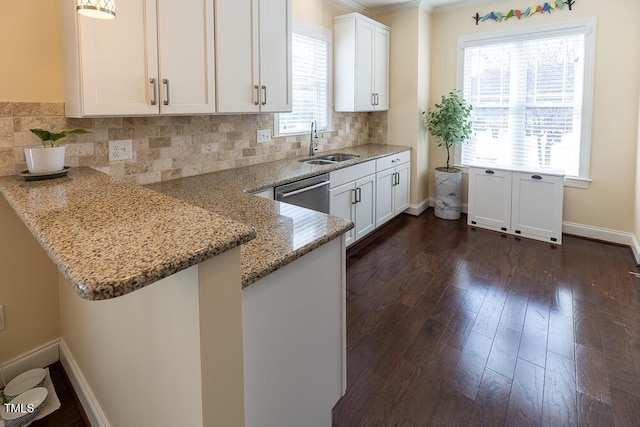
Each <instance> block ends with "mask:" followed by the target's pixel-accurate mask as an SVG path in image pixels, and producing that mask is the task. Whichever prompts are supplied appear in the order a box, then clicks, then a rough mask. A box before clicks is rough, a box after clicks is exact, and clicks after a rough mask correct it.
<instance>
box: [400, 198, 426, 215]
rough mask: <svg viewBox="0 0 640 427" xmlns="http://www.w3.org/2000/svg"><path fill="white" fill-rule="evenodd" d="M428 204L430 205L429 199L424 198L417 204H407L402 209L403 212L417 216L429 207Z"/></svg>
mask: <svg viewBox="0 0 640 427" xmlns="http://www.w3.org/2000/svg"><path fill="white" fill-rule="evenodd" d="M429 206H431V201H430V199H429V198H426V199H424V200H423V201H421V202H420V203H418V204H417V205H409V207H408V208H407V209H405V210H404V213H406V214H409V215H413V216H419V215H420V214H421V213H422V212H424V211H426V210H427V209H429Z"/></svg>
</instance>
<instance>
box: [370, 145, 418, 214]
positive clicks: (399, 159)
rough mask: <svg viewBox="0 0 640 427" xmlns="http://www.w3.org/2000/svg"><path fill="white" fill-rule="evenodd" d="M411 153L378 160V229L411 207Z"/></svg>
mask: <svg viewBox="0 0 640 427" xmlns="http://www.w3.org/2000/svg"><path fill="white" fill-rule="evenodd" d="M410 176H411V152H410V151H405V152H402V153H399V154H394V155H392V156H387V157H383V158H381V159H378V160H376V227H379V226H380V225H382V224H384V223H385V222H387V221H389V220H390V219H392V218H394V217H395V216H396V215H398V214H400V213H402V212H403V211H404V210H405V209H407V208H408V207H409V196H410V194H409V191H410V188H411V187H410V184H409V179H410Z"/></svg>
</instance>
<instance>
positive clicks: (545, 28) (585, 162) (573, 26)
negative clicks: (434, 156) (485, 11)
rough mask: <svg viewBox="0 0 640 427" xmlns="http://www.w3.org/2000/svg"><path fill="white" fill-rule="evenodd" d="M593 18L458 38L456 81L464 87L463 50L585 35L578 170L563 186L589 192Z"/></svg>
mask: <svg viewBox="0 0 640 427" xmlns="http://www.w3.org/2000/svg"><path fill="white" fill-rule="evenodd" d="M596 24H597V21H596V17H590V18H582V19H572V20H568V21H563V22H558V23H554V24H547V25H535V26H533V25H532V26H527V27H524V28H515V29H510V30H500V31H493V32H487V33H481V34H471V35H463V36H460V37H458V55H457V61H458V63H457V78H456V85H457V87H458V88H462V87H463V86H464V72H463V70H464V49H465V48H468V47H475V46H486V45H491V44H497V43H507V42H518V41H526V40H536V39H543V38H548V37H558V36H563V35H572V34H584V35H585V40H584V44H585V47H584V53H585V55H584V59H585V62H584V87H583V91H582V94H583V99H582V128H581V130H580V133H581V136H580V166H579V169H580V170H579V174H580V176H579V177H570V178H565V186H568V187H578V188H588V187H589V182H590V179H589V177H590V173H591V172H590V165H591V161H590V158H591V137H592V135H591V127H592V124H593V92H594V82H595V77H594V76H595V55H596V33H597V25H596ZM461 158H462V148H461V146H460V145H456V146H455V147H454V153H453V161H454V163H458V164H459V163H460V162H461Z"/></svg>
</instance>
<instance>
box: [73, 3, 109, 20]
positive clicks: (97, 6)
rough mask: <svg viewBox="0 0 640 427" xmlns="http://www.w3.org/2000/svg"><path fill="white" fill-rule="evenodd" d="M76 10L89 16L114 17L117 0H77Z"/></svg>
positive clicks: (99, 17) (98, 17)
mask: <svg viewBox="0 0 640 427" xmlns="http://www.w3.org/2000/svg"><path fill="white" fill-rule="evenodd" d="M76 10H77V11H78V13H79V14H80V15H84V16H88V17H89V18H97V19H114V18H115V17H116V0H76Z"/></svg>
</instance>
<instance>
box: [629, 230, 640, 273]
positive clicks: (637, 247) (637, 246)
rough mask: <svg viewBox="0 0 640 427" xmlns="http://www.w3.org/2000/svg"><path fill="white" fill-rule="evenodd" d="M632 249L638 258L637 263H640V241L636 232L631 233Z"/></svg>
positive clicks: (634, 255)
mask: <svg viewBox="0 0 640 427" xmlns="http://www.w3.org/2000/svg"><path fill="white" fill-rule="evenodd" d="M631 251H632V252H633V257H634V258H635V259H636V264H638V265H640V243H638V239H636V236H635V234H632V235H631Z"/></svg>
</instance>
